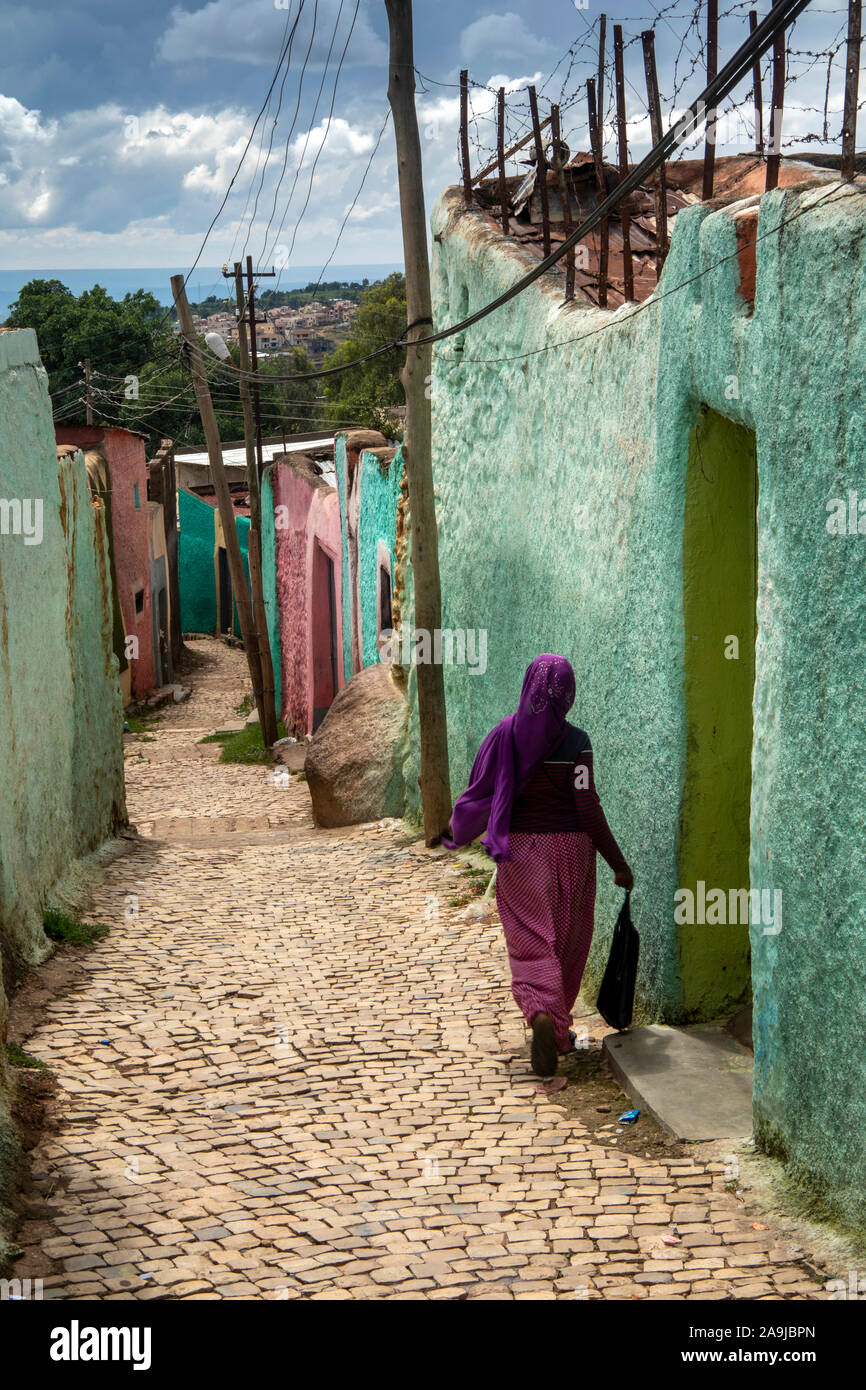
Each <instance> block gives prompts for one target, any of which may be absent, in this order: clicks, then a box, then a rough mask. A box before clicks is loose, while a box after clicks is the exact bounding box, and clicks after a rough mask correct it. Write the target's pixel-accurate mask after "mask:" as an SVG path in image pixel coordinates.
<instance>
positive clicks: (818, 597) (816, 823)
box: [405, 185, 866, 1226]
mask: <svg viewBox="0 0 866 1390" xmlns="http://www.w3.org/2000/svg"><path fill="white" fill-rule="evenodd" d="M757 201H758V200H751V202H750V204H745V203H744V204H740V205H738V209H737V210H738V212H740V211H744V210H746V208H747V206H752V207H754V206H755V205H756V204H757ZM783 218H784V219H786V222H787V225H786V226H785V227H784V229H783V231H782V232H781V234H779V232H778V230H777V229H778V227H779V224H780V221H781V220H782V219H783ZM791 218H793V219H794V220H788V219H791ZM433 230H434V232H435V233H436V234H437V237H439V238H441V239H440V240H437V241H436V242H434V257H433V278H434V299H435V316H436V321H437V323H448V322H453V321H454V320H455V319H456V318H457V317H458V316H459V315H460V313H462V312H464V311H465V310H466V309H467V308H468V309H469V311H470V312H471V311H472V310H474V309H476V308H479V307H481V305H483V304H484V303H486V302H488V301H489V300H490V299H491V298H493V297H494V296H495V295H496V294H498V293H500V292H501V291H502V290H504V289H506V288H507V287H508V286H510V285H511V284H513V283H514V282H515V280H516V279H517V278H518V277H519V275H520V274H521V273H522V272H523V271H524V270H525V269H526V268H527V267H528V266H529V265H530V264H533V263H532V262H530V261H529V259H528V258H527V257H526V256H525V254H524V253H523V252H521V251H520V250H519V249H518V248H517V247H516V246H514V245H512V244H510V243H507V242H505V241H503V239H502V238H501V237H500V236H499V235H497V233H496V232H495V231H494V230H493V229H492V228H490V227H489V226H488V225H487V224H486V223H485V222H484V220H483V218H482V217H481V215H480V214H479V213H477V212H470V213H468V214H467V213H465V212H464V211H463V209H462V206H461V198H460V194H459V191H457V190H448V191H447V192H446V194H444V195H443V197H442V198H441V199H440V201H439V203H438V204H437V206H436V209H435V211H434V214H433ZM758 237H759V240H758V243H757V291H756V298H755V303H754V312H752V313H750V311H749V307H748V306H747V305H746V303H745V301H744V300H743V299H742V297H741V296H740V294H739V292H738V285H739V267H738V262H737V255H736V252H737V240H736V228H735V223H734V217H733V215H732V213H731V212H730V211H729V210H725V209H722V210H717V211H714V210H712V209H711V208H707V207H702V206H696V207H693V208H689V209H685V210H684V211H683V212H681V213H680V214H679V215H678V216H677V219H676V224H675V229H674V235H673V240H672V246H671V251H670V254H669V256H668V259H667V262H666V265H665V272H664V277H663V283H662V289H663V290H664V291H665V292H666V293H665V295H664V297H656V298H654V299H653V300H652V301H650V302H649V303H648V304H647V305H645V306H642V307H641V308H640V310H639V311H638V312H634V311H631V310H628V309H626V310H620V311H618V312H616V313H613V314H610V313H607V312H604V311H599V310H595V309H591V308H585V307H578V306H574V307H570V308H565V307H563V302H562V277H561V275H560V274H559V272H556V271H554V272H550V273H549V274H548V275H547V276H545V277H543V278H542V280H540V281H539V282H538V283H537V285H536V286H535V287H533V288H532V289H531V290H529V291H527V292H525V293H524V294H522V295H520V296H519V297H518V298H516V299H515V300H513V301H512V302H511V303H510V304H509V305H508V306H507V308H505V309H502V310H499V311H497V312H496V313H495V314H493V315H491V316H489V317H488V318H487V319H485V320H483V321H482V322H481V323H479V324H478V325H476V326H475V327H473V328H472V329H471V330H469V332H468V333H467V334H466V339H465V344H464V351H463V352H462V353H457V354H455V351H454V344H453V343H452V342H450V341H445V342H444V343H443V344H441V345H440V346H439V347H438V348H437V349H436V354H435V366H434V375H433V422H434V474H435V484H436V495H437V506H438V516H439V540H440V559H441V569H442V590H443V608H444V625H445V626H450V627H456V626H466V627H475V628H478V627H484V628H486V629H487V631H488V668H487V673H486V675H485V676H478V675H472V674H470V672H469V671H468V669H467V668H465V667H464V668H459V667H446V668H445V684H446V696H447V700H448V711H449V740H450V750H451V777H452V789H453V791H454V793H455V794H457V793H458V792H459V791H460V790H462V788H463V786H465V782H466V777H467V774H468V771H469V767H470V764H471V760H472V756H473V754H474V752H475V750H476V748H477V746H478V743H479V742H480V740H481V738H482V737H483V735H484V734H485V733H486V732H487V730H488V729H489V728H490V727H491V726H492V725H493V724H494V723H495V722H496V720H498V719H499V718H500V717H501V716H502V715H503V714H505V713H506V712H508V711H509V710H511V709H513V708H514V706H515V703H516V700H517V696H518V693H519V689H520V681H521V676H522V673H523V670H524V668H525V666H526V664H527V663H528V662H529V660H531V658H532V657H533V656H535V655H536V654H537V653H538V652H540V651H549V650H552V651H560V652H563V653H564V654H565V655H567V656H568V657H569V658H570V659H571V660H572V662H573V664H574V667H575V672H576V676H577V692H578V693H577V700H576V703H575V707H574V711H573V717H574V719H575V721H576V722H578V723H580V724H582V725H583V726H584V727H585V728H587V729H588V730H589V732H590V735H591V737H592V740H593V744H594V746H595V749H596V756H597V764H598V767H597V772H598V779H597V780H598V785H599V790H600V793H601V797H602V800H603V802H604V804H605V807H606V810H607V813H608V817H609V819H610V822H611V825H612V827H613V829H614V833H615V834H616V835H617V837H618V838H619V840H620V843H621V844H622V847H623V849H624V851H625V853H626V854H627V856H628V857H629V859H630V861H631V863H632V865H633V867H634V870H635V879H636V888H635V894H634V904H633V907H634V912H635V918H636V921H637V925H638V928H639V930H640V931H641V936H642V951H641V969H640V975H639V982H638V988H639V1017H642V1018H644V1019H647V1018H666V1019H670V1020H677V1019H680V1018H682V1017H683V1015H684V1012H685V1008H684V1001H683V992H682V984H683V981H682V977H681V972H680V961H679V942H678V934H677V929H676V925H675V923H674V921H673V908H674V894H675V891H676V889H677V887H678V885H679V868H678V853H679V836H680V820H681V811H682V804H683V794H684V791H685V789H686V775H687V761H688V760H687V751H688V740H687V731H688V722H687V711H686V698H685V685H684V675H685V655H684V648H685V636H686V632H685V620H684V613H683V594H684V582H683V581H684V576H683V530H684V523H685V521H686V482H687V477H688V462H689V441H690V436H691V432H692V430H693V428H694V426H695V424H696V423H697V421H698V419H699V414H700V410H701V407H702V405H706V406H708V407H710V408H711V409H713V410H715V411H716V412H717V413H718V414H720V415H723V416H724V417H726V418H727V419H728V420H730V421H732V422H735V423H739V424H741V425H743V426H745V427H746V428H747V429H749V430H751V431H753V432H754V436H755V440H756V447H757V461H758V578H757V641H756V653H755V666H756V680H755V691H754V701H753V728H754V734H753V750H752V778H751V812H750V884H751V887H752V888H755V889H759V890H761V889H767V890H770V891H771V892H772V891H774V890H779V891H781V892H782V893H783V902H784V913H783V924H782V929H781V931H779V932H778V933H777V932H775V930H774V929H771V930H770V931H767V930H766V929H765V926H764V925H763V924H762V923H761V922H755V923H754V924H753V926H752V929H751V946H752V976H753V990H754V1002H755V1119H756V1126H757V1131H756V1132H757V1134H758V1136H759V1138H760V1141H761V1142H762V1143H763V1144H764V1145H765V1147H767V1148H769V1149H772V1150H774V1151H775V1152H777V1153H779V1154H781V1155H783V1156H784V1157H785V1158H786V1160H787V1162H788V1163H789V1165H790V1166H791V1168H792V1170H793V1171H795V1172H796V1173H797V1174H798V1175H799V1176H800V1178H801V1179H802V1180H803V1181H805V1182H808V1183H809V1184H811V1185H812V1186H813V1188H814V1189H815V1191H816V1192H817V1193H818V1194H819V1195H820V1196H821V1198H822V1200H823V1201H824V1202H825V1203H826V1204H827V1205H828V1206H830V1207H831V1208H832V1209H833V1210H834V1211H835V1212H836V1213H837V1214H838V1215H840V1216H841V1217H843V1218H844V1219H846V1220H849V1221H852V1222H855V1223H856V1224H858V1225H861V1226H863V1225H866V1151H864V1148H863V1145H862V1134H863V1132H864V1130H866V1056H864V1052H863V1048H862V1038H863V1034H864V1029H866V931H864V927H866V912H864V890H863V873H862V864H863V859H864V820H866V815H864V806H866V760H864V758H863V756H862V749H861V743H862V738H861V734H860V723H861V721H860V720H859V719H858V718H857V717H856V714H854V715H853V716H852V712H854V711H858V710H860V709H862V707H863V703H864V696H866V662H864V660H863V656H864V653H863V643H864V640H866V639H864V636H863V634H864V632H866V584H864V582H863V574H864V569H863V566H864V560H866V550H864V547H866V535H864V536H860V535H859V534H858V535H850V536H848V535H843V536H834V535H831V534H829V533H828V531H827V528H826V521H827V503H828V501H829V500H830V499H832V498H834V497H842V498H845V497H847V493H848V490H849V489H855V488H858V487H859V488H860V491H861V494H864V493H866V482H864V476H863V461H864V457H866V411H864V406H863V399H862V378H863V370H864V366H866V273H864V271H866V205H864V200H863V197H862V191H861V190H857V189H854V188H848V189H841V190H839V189H834V190H833V191H832V192H831V193H830V194H829V195H828V192H827V186H826V185H821V186H818V187H813V188H811V189H809V188H806V189H800V190H791V189H786V190H777V191H776V192H774V193H772V194H769V195H767V196H765V197H764V198H763V199H761V200H760V214H759V222H758ZM675 287H676V288H675ZM668 291H669V292H668ZM551 345H559V346H557V347H556V348H555V350H554V351H542V352H536V353H534V355H532V356H526V355H525V354H527V353H528V352H533V350H534V349H539V348H547V347H550V346H551ZM411 604H412V581H411V567H410V573H409V574H408V576H407V585H406V612H405V618H406V619H407V620H409V621H411V614H412V607H411ZM742 611H743V609H742V601H741V599H740V598H739V597H737V596H736V595H734V594H732V595H731V624H732V625H731V626H730V627H729V631H735V628H734V626H733V624H734V623H735V622H737V621H738V619H739V617H740V616H741V615H742ZM410 698H411V699H412V702H413V711H412V720H411V727H410V746H409V752H408V756H407V762H406V767H405V784H406V792H407V805H408V810H409V812H410V813H411V814H417V812H418V791H417V776H418V737H417V700H416V681H415V673H414V670H413V672H412V674H411V678H410ZM617 897H618V895H617V894H615V892H614V890H613V885H612V876H611V875H610V874H609V873H608V871H607V870H606V868H605V867H604V866H602V869H601V872H600V882H599V895H598V907H597V917H596V922H597V931H596V941H595V943H594V945H593V950H592V952H591V956H590V962H589V967H588V971H587V980H586V993H587V996H588V997H590V998H591V997H593V990H594V987H595V986H596V984H597V983H598V980H599V976H600V971H601V967H602V964H603V961H604V959H605V956H606V951H607V947H608V944H609V940H610V931H611V928H612V924H613V920H614V914H615V907H616V902H617ZM707 930H712V928H708V929H707Z"/></svg>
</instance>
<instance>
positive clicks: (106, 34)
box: [0, 0, 864, 269]
mask: <svg viewBox="0 0 866 1390" xmlns="http://www.w3.org/2000/svg"><path fill="white" fill-rule="evenodd" d="M662 3H663V0H659V4H658V5H656V4H650V3H648V0H606V3H605V4H604V8H605V10H606V12H607V16H608V53H609V54H610V51H611V43H612V33H611V26H612V24H613V23H616V22H621V23H622V24H623V26H624V30H625V37H626V41H627V43H628V41H629V40H632V42H631V43H630V44H629V46H628V47H627V50H626V53H627V64H626V79H627V86H626V100H627V105H628V109H629V118H630V124H629V134H630V142H631V153H632V154H634V155H641V154H643V153H645V152H646V149H647V147H648V134H649V131H648V123H647V121H646V118H645V115H644V103H645V86H644V76H643V65H642V59H641V50H640V42H639V34H640V31H641V29H643V28H646V27H648V26H649V25H650V24H652V23H653V22H654V23H655V29H656V48H657V55H658V60H659V69H660V80H661V86H662V90H663V94H664V97H665V101H664V106H665V113H666V118H669V117H670V115H671V113H672V112H673V111H675V110H676V109H677V108H682V107H683V106H685V105H687V104H688V102H689V101H691V100H692V99H693V98H694V97H695V96H696V95H697V93H698V91H699V90H700V87H701V86H702V85H703V80H702V73H703V58H702V54H701V45H700V31H699V27H696V26H695V25H694V24H693V18H694V12H695V4H694V0H674V3H673V4H671V3H667V4H665V5H664V8H663V10H662V14H661V17H656V18H655V19H654V16H658V13H659V9H660V8H661V6H662ZM581 6H582V7H581ZM750 7H751V5H750V3H748V0H747V2H746V3H742V4H739V5H733V0H723V3H722V6H721V8H722V10H724V11H731V12H730V13H729V14H728V16H727V17H726V18H725V19H723V23H722V29H721V45H720V46H721V53H722V57H723V58H724V57H725V56H727V55H728V54H729V53H730V52H731V51H732V50H733V48H734V47H735V46H736V45H737V44H738V43H739V42H741V41H742V39H743V37H744V36H745V33H746V28H747V18H746V16H747V11H748V9H749V8H750ZM601 8H602V6H601V3H596V0H586V3H585V4H583V3H582V0H577V3H575V0H502V3H501V4H497V3H496V0H492V3H491V0H486V3H484V2H483V0H416V3H415V48H416V63H417V66H418V68H419V70H420V73H421V74H423V78H419V91H418V109H419V117H420V121H421V129H422V152H423V158H424V172H425V184H426V189H427V196H428V203H430V202H432V200H433V199H434V198H435V196H436V194H437V193H438V191H439V190H440V189H441V188H443V187H444V186H445V185H447V184H449V183H453V182H455V181H456V178H457V163H456V146H457V114H458V93H457V90H456V88H455V86H454V84H455V83H456V82H457V80H458V73H459V69H460V68H461V67H462V66H466V67H468V68H469V70H470V74H471V76H472V77H473V78H474V79H475V80H476V81H477V82H479V83H481V84H485V86H486V87H493V88H495V87H497V86H499V85H500V84H504V85H506V86H507V88H508V89H509V92H510V96H509V103H508V107H509V127H510V132H511V134H512V136H513V137H514V138H516V137H517V136H518V135H520V134H523V133H524V131H525V129H526V121H527V114H528V113H527V105H526V93H525V90H521V89H522V88H525V87H526V85H527V83H529V82H532V81H535V82H536V83H537V85H538V89H539V95H540V99H541V102H542V106H543V107H544V106H545V105H546V104H547V103H549V102H550V101H551V100H555V101H561V102H562V104H563V108H564V110H565V115H564V127H565V132H566V135H567V138H568V139H569V140H570V143H571V146H572V149H578V148H585V147H586V119H585V112H586V100H585V83H586V78H587V77H588V76H590V75H592V73H593V71H594V69H595V66H596V63H597V58H596V53H597V43H598V24H599V15H600V13H601ZM755 8H757V9H758V12H759V13H760V14H761V15H763V14H764V13H765V12H766V10H767V8H768V5H767V0H760V3H757V4H756V5H755ZM845 16H846V11H845V8H844V0H814V4H813V6H812V9H811V10H810V12H808V14H807V16H806V17H804V18H803V19H801V20H800V21H799V23H798V24H797V26H796V28H795V30H794V34H793V37H792V39H791V40H790V43H791V47H792V48H794V49H797V50H800V51H801V52H800V53H799V54H798V55H796V56H793V57H792V59H791V72H792V74H794V75H796V76H797V78H798V80H797V81H796V83H795V84H794V85H793V86H792V87H791V89H790V90H789V93H788V97H787V100H786V129H785V134H786V136H788V135H795V134H796V135H801V134H805V133H811V132H814V133H817V134H822V132H823V126H824V106H825V99H826V96H827V66H828V60H827V58H826V57H821V58H820V59H817V58H813V57H811V56H810V53H815V52H818V51H819V50H826V49H832V48H834V47H835V46H836V45H837V44H838V43H839V42H840V39H844V34H845V27H844V26H845V23H846V17H845ZM350 31H351V32H350ZM290 36H291V48H290V52H289V55H288V57H289V62H288V64H287V65H286V64H284V66H283V68H282V70H281V72H280V74H279V77H278V79H277V82H276V84H275V86H274V88H273V92H272V95H271V99H270V102H269V105H268V107H267V109H266V111H265V114H264V116H263V117H262V118H261V119H260V120H259V123H258V125H257V126H256V127H255V131H254V134H253V138H252V141H251V143H250V145H249V150H248V153H247V155H246V157H245V159H244V160H243V162H242V164H241V167H240V170H239V172H237V175H236V177H235V181H234V184H233V186H232V190H231V192H230V194H229V197H228V201H227V202H226V204H225V207H224V209H223V210H222V212H221V213H220V215H219V217H218V220H217V222H216V225H215V227H214V229H213V231H212V232H211V234H210V237H209V240H208V242H207V245H206V248H205V250H204V252H203V253H202V264H203V265H211V266H213V265H218V264H220V263H221V262H223V261H224V260H227V259H230V258H232V257H233V256H236V255H237V254H238V253H239V252H240V251H241V250H243V249H244V248H246V250H248V251H249V252H251V253H252V254H253V256H254V257H255V258H256V259H257V260H259V261H260V263H270V262H271V261H273V260H274V259H275V258H276V259H277V260H278V261H280V260H282V261H283V262H287V263H288V264H289V265H290V266H291V265H293V264H302V265H321V264H323V262H324V261H325V260H326V259H327V257H328V255H329V254H330V253H331V251H332V249H333V248H334V245H335V243H336V240H337V237H338V234H339V232H340V226H341V223H342V222H343V219H344V217H345V215H346V212H347V210H348V209H349V208H350V207H351V205H352V203H353V200H354V199H355V197H356V194H357V191H358V186H359V184H360V181H361V177H362V175H363V173H364V170H365V167H366V166H367V164H368V161H369V160H370V156H371V153H372V151H373V149H374V146H375V143H376V139H377V136H378V135H379V133H380V130H381V129H382V125H383V121H384V120H385V117H386V114H387V109H388V107H387V96H386V87H387V24H386V16H385V7H384V4H383V3H382V0H359V3H358V5H357V9H356V0H342V3H341V0H303V3H302V0H209V3H206V4H199V3H198V0H183V3H181V4H173V3H166V0H150V3H148V4H146V5H142V4H131V3H129V0H111V3H109V0H68V3H67V4H65V5H62V6H61V5H59V4H49V3H45V0H29V4H28V6H27V7H25V6H23V5H21V4H20V3H19V0H15V2H14V3H12V2H11V0H0V268H6V269H13V268H22V267H23V268H28V269H38V268H43V267H58V268H59V267H76V266H80V267H113V266H166V267H172V268H174V269H185V268H187V267H188V266H189V264H190V263H191V261H192V259H193V257H194V256H195V255H196V253H197V252H198V250H199V247H200V245H201V242H202V238H203V237H204V234H205V232H206V230H207V228H208V225H209V224H210V222H211V220H212V219H213V217H214V216H215V214H216V213H217V211H218V209H219V207H220V204H221V203H222V200H223V198H224V196H225V194H226V191H227V189H228V188H229V184H230V181H231V180H232V177H233V175H235V172H236V169H237V166H238V163H239V161H240V160H241V156H242V155H243V152H244V148H245V146H246V145H247V141H248V140H249V137H250V132H251V131H252V130H253V126H254V122H255V119H256V116H257V114H258V112H259V109H260V108H261V106H262V105H263V103H264V102H265V98H266V95H267V92H268V88H269V85H270V83H271V79H272V77H273V75H274V71H275V68H276V63H277V59H278V56H279V54H280V51H281V47H282V46H283V44H284V42H285V41H286V40H287V39H288V38H289V37H290ZM344 53H345V57H344V59H343V61H342V66H341V67H340V59H341V55H343V54H344ZM843 61H844V47H843V48H842V50H841V51H840V52H839V54H838V56H837V57H836V59H835V64H834V66H833V67H832V70H831V73H830V87H829V116H828V128H829V130H830V132H831V135H832V136H834V137H835V136H836V135H837V134H838V131H839V129H840V126H841V117H840V115H839V112H840V110H841V96H842V81H843ZM765 66H766V65H765ZM338 67H340V71H339V76H338ZM335 83H336V87H335ZM485 86H481V87H476V88H474V89H473V94H472V102H473V114H474V121H473V165H475V166H476V167H477V164H478V162H479V161H481V160H484V161H485V162H486V160H487V159H488V158H489V157H490V156H489V153H488V151H489V149H490V144H491V139H492V135H493V131H492V126H491V122H490V112H491V108H492V103H493V101H494V97H493V95H492V93H490V92H488V91H487V90H485ZM609 86H610V82H608V87H609ZM863 86H864V84H863V82H861V92H862V91H863ZM739 95H740V96H741V97H747V96H748V83H746V84H744V88H743V91H742V92H741V93H740V94H739ZM765 100H766V101H768V100H769V82H767V85H766V93H765ZM748 106H749V103H748V102H746V105H745V108H744V110H745V111H748ZM810 108H815V109H810ZM726 132H727V133H726V141H727V143H723V146H722V148H723V149H724V148H732V149H733V148H737V147H739V148H747V147H748V141H749V140H750V139H751V132H750V128H749V127H748V126H746V125H744V124H743V123H742V122H741V121H739V120H734V119H732V120H731V122H730V126H729V128H726ZM607 136H608V140H609V142H610V143H609V145H608V151H609V153H610V154H611V155H613V144H612V132H611V129H610V127H609V126H608V129H607ZM738 142H740V143H739V145H738ZM861 143H862V142H861ZM476 146H477V148H476ZM822 147H824V146H822V144H821V143H820V142H819V143H814V142H813V143H811V144H810V145H809V146H808V148H811V149H820V148H822ZM826 148H837V149H838V145H834V144H832V143H831V144H830V145H829V146H826ZM400 260H402V251H401V240H400V229H399V217H398V205H397V191H396V168H395V159H394V138H393V131H392V128H391V126H390V123H389V124H388V125H387V128H386V129H385V131H384V134H382V137H381V142H380V145H379V148H378V151H377V153H376V155H375V158H374V159H373V161H372V164H371V166H370V170H369V173H368V175H367V180H366V184H365V187H364V191H363V193H362V195H361V198H360V200H359V201H358V203H357V206H356V207H355V209H354V211H353V212H352V213H351V216H350V217H349V219H348V222H347V224H346V227H345V230H344V231H343V233H342V239H341V241H340V243H339V248H338V251H337V253H336V256H335V264H347V263H361V262H365V263H383V262H388V261H400Z"/></svg>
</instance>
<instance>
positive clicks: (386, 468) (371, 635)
mask: <svg viewBox="0 0 866 1390" xmlns="http://www.w3.org/2000/svg"><path fill="white" fill-rule="evenodd" d="M334 463H335V467H336V471H337V491H338V493H339V496H340V532H341V540H342V552H343V559H342V565H343V604H342V606H343V613H342V633H343V670H344V671H345V673H346V679H347V680H348V679H349V677H350V675H351V671H352V607H351V588H350V584H349V546H348V531H347V525H346V436H345V435H344V434H338V435H337V438H336V442H335V444H334ZM359 467H360V469H361V503H360V519H359V525H358V551H359V554H358V588H359V592H360V600H361V643H362V646H363V661H362V664H363V666H374V665H375V664H376V662H377V661H378V660H379V650H378V647H377V645H376V638H377V635H378V634H377V631H376V625H377V613H378V584H379V562H378V554H379V541H380V540H381V541H383V542H384V543H385V545H387V547H388V550H389V552H390V554H391V575H392V588H393V587H394V584H393V581H394V578H395V577H396V573H397V560H396V554H395V549H394V542H395V537H396V533H397V506H398V504H399V501H400V480H401V478H402V476H403V450H402V446H401V447H400V448H399V449H398V450H397V453H396V454H395V455H394V458H393V459H392V460H391V462H390V464H388V465H382V464H380V462H379V459H378V458H377V457H376V455H375V454H373V453H371V452H370V451H369V450H364V451H363V452H362V454H361V458H360V460H359Z"/></svg>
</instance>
